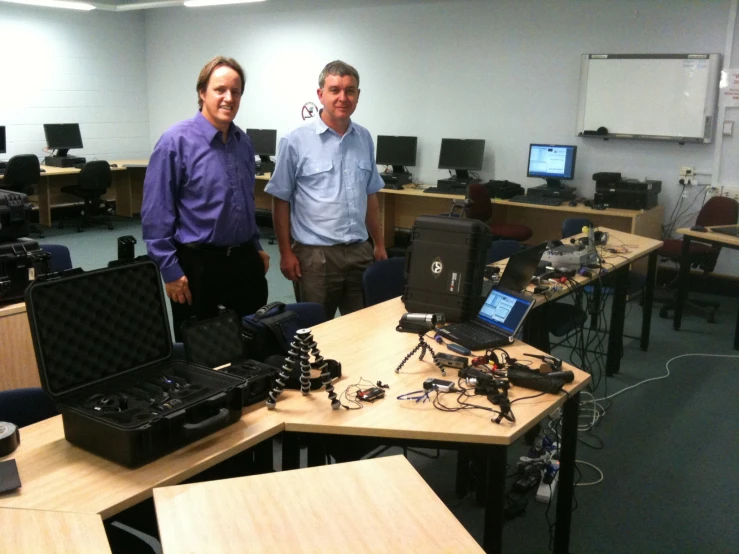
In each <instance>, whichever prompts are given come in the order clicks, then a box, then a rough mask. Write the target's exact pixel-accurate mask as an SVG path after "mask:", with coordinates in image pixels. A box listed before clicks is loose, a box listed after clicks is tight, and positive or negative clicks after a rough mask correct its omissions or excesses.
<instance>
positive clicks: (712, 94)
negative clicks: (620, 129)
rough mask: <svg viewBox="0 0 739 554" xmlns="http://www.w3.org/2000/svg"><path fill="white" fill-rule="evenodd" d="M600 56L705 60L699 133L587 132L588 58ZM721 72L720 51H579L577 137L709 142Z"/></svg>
mask: <svg viewBox="0 0 739 554" xmlns="http://www.w3.org/2000/svg"><path fill="white" fill-rule="evenodd" d="M604 59H609V60H610V59H614V60H619V59H620V60H623V59H633V60H638V59H642V60H644V59H646V60H657V59H675V60H708V90H707V91H706V98H705V103H704V106H703V117H704V121H705V124H704V126H703V135H702V136H696V137H683V136H665V135H638V134H623V133H606V134H591V133H590V132H586V129H585V106H586V103H587V102H586V101H587V98H586V95H587V88H588V70H589V67H590V60H599V61H600V60H604ZM720 74H721V54H583V55H582V58H581V62H580V94H579V100H578V107H577V130H576V134H577V136H578V137H583V138H599V139H609V138H614V139H637V140H659V141H669V142H679V143H686V142H690V143H703V144H709V143H711V142H712V141H713V135H714V130H715V128H716V110H717V105H718V88H719V87H718V85H719V78H720Z"/></svg>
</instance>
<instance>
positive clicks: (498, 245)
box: [485, 239, 523, 264]
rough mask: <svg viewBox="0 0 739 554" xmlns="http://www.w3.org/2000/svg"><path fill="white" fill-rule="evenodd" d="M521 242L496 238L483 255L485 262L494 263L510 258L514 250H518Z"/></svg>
mask: <svg viewBox="0 0 739 554" xmlns="http://www.w3.org/2000/svg"><path fill="white" fill-rule="evenodd" d="M521 248H523V247H522V246H521V243H520V242H518V241H515V240H505V239H503V240H496V241H493V244H491V245H490V248H488V252H487V254H486V255H485V263H487V264H494V263H495V262H497V261H500V260H505V259H506V258H510V257H511V256H513V255H514V254H515V253H516V252H520V251H521Z"/></svg>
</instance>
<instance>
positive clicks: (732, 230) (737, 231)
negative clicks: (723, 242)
mask: <svg viewBox="0 0 739 554" xmlns="http://www.w3.org/2000/svg"><path fill="white" fill-rule="evenodd" d="M711 231H713V232H714V233H721V234H722V235H731V236H732V237H739V225H736V226H734V227H724V228H723V229H722V228H721V227H718V228H716V227H714V228H712V229H711Z"/></svg>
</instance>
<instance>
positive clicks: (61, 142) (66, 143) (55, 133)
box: [44, 123, 83, 158]
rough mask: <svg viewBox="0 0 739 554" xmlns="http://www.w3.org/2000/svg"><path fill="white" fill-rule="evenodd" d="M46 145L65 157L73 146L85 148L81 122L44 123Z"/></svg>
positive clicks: (61, 156)
mask: <svg viewBox="0 0 739 554" xmlns="http://www.w3.org/2000/svg"><path fill="white" fill-rule="evenodd" d="M44 134H45V135H46V146H48V147H49V148H51V149H52V150H56V157H59V158H65V157H66V156H67V154H68V153H69V151H70V150H71V149H72V148H83V146H82V135H81V134H80V126H79V123H44Z"/></svg>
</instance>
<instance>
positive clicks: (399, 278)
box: [362, 258, 405, 307]
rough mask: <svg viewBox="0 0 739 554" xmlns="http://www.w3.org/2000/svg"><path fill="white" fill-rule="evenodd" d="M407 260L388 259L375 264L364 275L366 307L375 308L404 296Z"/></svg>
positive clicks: (363, 290) (363, 287) (363, 291)
mask: <svg viewBox="0 0 739 554" xmlns="http://www.w3.org/2000/svg"><path fill="white" fill-rule="evenodd" d="M404 288H405V258H388V259H387V260H380V261H376V262H374V263H373V264H372V265H371V266H369V267H368V268H367V269H366V270H365V272H364V274H363V275H362V294H363V295H364V305H365V307H369V306H374V305H375V304H379V303H380V302H385V301H386V300H390V299H391V298H396V297H398V296H400V295H402V294H403V289H404Z"/></svg>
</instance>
